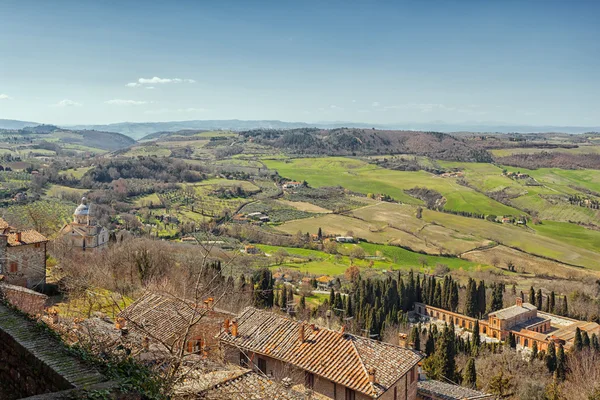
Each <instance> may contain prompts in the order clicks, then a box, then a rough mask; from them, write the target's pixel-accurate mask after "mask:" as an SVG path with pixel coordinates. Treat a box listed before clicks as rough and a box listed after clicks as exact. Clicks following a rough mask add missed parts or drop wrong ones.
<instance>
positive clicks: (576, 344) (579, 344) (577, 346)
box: [573, 327, 583, 352]
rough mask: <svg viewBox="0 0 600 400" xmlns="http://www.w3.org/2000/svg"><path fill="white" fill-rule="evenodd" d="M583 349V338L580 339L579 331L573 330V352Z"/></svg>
mask: <svg viewBox="0 0 600 400" xmlns="http://www.w3.org/2000/svg"><path fill="white" fill-rule="evenodd" d="M582 349H583V338H582V337H581V329H579V327H577V329H575V340H573V351H577V352H579V351H581V350H582Z"/></svg>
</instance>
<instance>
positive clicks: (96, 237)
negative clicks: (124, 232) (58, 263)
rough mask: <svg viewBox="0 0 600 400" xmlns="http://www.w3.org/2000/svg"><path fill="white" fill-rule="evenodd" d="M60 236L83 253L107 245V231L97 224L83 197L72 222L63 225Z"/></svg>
mask: <svg viewBox="0 0 600 400" xmlns="http://www.w3.org/2000/svg"><path fill="white" fill-rule="evenodd" d="M60 234H61V236H62V237H63V238H66V240H67V242H70V243H71V245H73V247H77V248H80V249H82V250H84V251H85V250H95V249H99V248H102V247H104V246H106V244H107V243H108V230H107V229H106V228H104V227H102V226H99V225H98V224H97V222H96V220H95V218H94V216H93V214H92V212H91V206H89V205H88V204H87V201H86V198H85V197H84V198H82V199H81V204H80V205H79V206H77V208H76V209H75V212H74V213H73V222H71V223H69V224H67V225H65V226H64V227H63V228H62V229H61V231H60Z"/></svg>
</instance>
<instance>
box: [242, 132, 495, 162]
mask: <svg viewBox="0 0 600 400" xmlns="http://www.w3.org/2000/svg"><path fill="white" fill-rule="evenodd" d="M240 134H241V135H242V136H244V137H246V138H247V139H249V140H250V139H251V140H252V141H254V142H255V143H258V144H262V145H267V146H273V147H276V148H280V149H282V150H284V151H286V152H290V153H295V154H325V155H376V154H400V153H401V154H415V155H422V156H428V157H433V158H436V159H440V160H453V161H478V162H489V161H491V160H492V157H491V155H490V154H489V153H488V152H487V151H486V150H483V149H477V148H475V147H472V146H471V145H470V144H469V143H468V142H467V141H465V140H461V139H458V138H455V137H454V136H451V135H448V134H446V133H441V132H418V131H393V130H377V129H357V128H337V129H317V128H301V129H291V130H277V129H255V130H250V131H244V132H241V133H240Z"/></svg>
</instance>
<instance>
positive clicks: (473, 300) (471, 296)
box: [465, 278, 479, 317]
mask: <svg viewBox="0 0 600 400" xmlns="http://www.w3.org/2000/svg"><path fill="white" fill-rule="evenodd" d="M478 312H479V306H478V304H477V287H476V285H475V281H474V280H473V279H472V278H469V282H468V283H467V293H466V298H465V315H467V316H468V317H475V316H477V313H478Z"/></svg>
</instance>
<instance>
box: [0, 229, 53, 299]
mask: <svg viewBox="0 0 600 400" xmlns="http://www.w3.org/2000/svg"><path fill="white" fill-rule="evenodd" d="M47 243H48V239H46V237H44V235H42V234H41V233H39V232H37V231H35V230H32V229H31V230H25V231H21V230H19V229H17V228H14V227H12V226H10V225H9V224H8V223H7V222H6V221H4V220H3V219H1V218H0V274H1V275H4V282H5V283H8V284H12V285H17V286H24V287H27V288H35V287H39V286H43V285H44V284H45V283H46V244H47Z"/></svg>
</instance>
